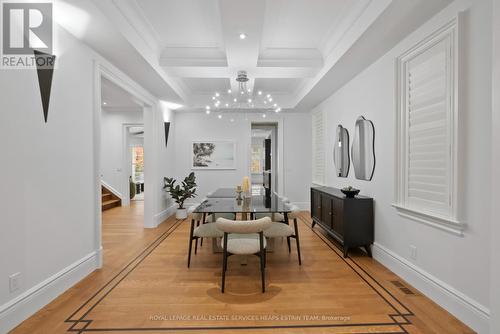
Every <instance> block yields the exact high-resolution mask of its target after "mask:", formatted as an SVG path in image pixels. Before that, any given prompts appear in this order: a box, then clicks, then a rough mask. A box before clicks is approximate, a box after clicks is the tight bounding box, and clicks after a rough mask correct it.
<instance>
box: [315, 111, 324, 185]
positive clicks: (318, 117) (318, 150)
mask: <svg viewBox="0 0 500 334" xmlns="http://www.w3.org/2000/svg"><path fill="white" fill-rule="evenodd" d="M312 134H313V147H312V152H313V177H312V181H313V183H316V184H320V185H322V184H324V183H325V126H324V113H323V111H322V110H319V111H315V112H313V114H312Z"/></svg>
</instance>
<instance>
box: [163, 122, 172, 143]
mask: <svg viewBox="0 0 500 334" xmlns="http://www.w3.org/2000/svg"><path fill="white" fill-rule="evenodd" d="M163 124H164V126H165V146H167V145H168V133H169V131H170V122H164V123H163Z"/></svg>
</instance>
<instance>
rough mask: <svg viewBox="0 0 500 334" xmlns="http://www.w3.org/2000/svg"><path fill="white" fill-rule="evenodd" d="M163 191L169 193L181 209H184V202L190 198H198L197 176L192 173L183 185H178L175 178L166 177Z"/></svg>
mask: <svg viewBox="0 0 500 334" xmlns="http://www.w3.org/2000/svg"><path fill="white" fill-rule="evenodd" d="M163 182H164V186H163V189H164V190H165V191H167V192H168V193H169V194H170V196H171V197H172V199H173V200H174V201H175V202H176V203H177V204H178V205H179V209H184V202H185V201H186V200H188V199H190V198H194V197H196V176H195V175H194V173H193V172H191V173H190V174H189V175H188V176H187V177H186V178H184V181H182V186H181V185H176V184H175V183H176V182H177V181H176V180H175V179H174V178H170V177H164V178H163Z"/></svg>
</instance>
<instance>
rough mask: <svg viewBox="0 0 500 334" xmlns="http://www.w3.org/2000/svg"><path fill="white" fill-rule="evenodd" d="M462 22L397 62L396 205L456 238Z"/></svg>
mask: <svg viewBox="0 0 500 334" xmlns="http://www.w3.org/2000/svg"><path fill="white" fill-rule="evenodd" d="M457 21H458V19H456V20H453V21H452V22H450V23H448V24H447V25H446V26H444V27H443V28H441V29H440V30H438V31H437V32H435V33H434V34H433V35H432V36H430V37H428V38H427V39H425V40H424V41H422V42H421V43H419V44H417V45H416V46H415V47H413V48H412V49H411V50H409V51H408V52H406V53H405V54H404V55H402V56H401V57H399V58H398V59H397V67H398V80H397V91H398V111H397V115H396V122H397V123H396V142H397V150H396V154H397V157H396V203H395V205H394V206H395V207H396V208H397V209H398V210H399V213H400V214H401V215H403V216H406V217H408V218H412V219H414V220H417V221H419V222H423V223H426V224H430V225H433V226H437V227H439V228H442V229H446V230H448V231H454V232H456V231H460V230H461V225H460V224H459V223H458V221H457V212H456V210H457V204H456V202H457V191H456V188H457V179H456V176H457V107H458V105H457V98H458V95H457V87H458V85H457V73H458V66H457V62H458V57H457V49H458V43H457V41H458V38H457V32H458V29H457ZM459 233H460V232H459Z"/></svg>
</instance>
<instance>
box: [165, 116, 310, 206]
mask: <svg viewBox="0 0 500 334" xmlns="http://www.w3.org/2000/svg"><path fill="white" fill-rule="evenodd" d="M259 115H260V114H259ZM231 118H233V119H234V122H231V121H230V120H231ZM280 119H282V120H283V137H284V140H283V145H284V152H283V159H284V161H283V173H284V175H283V177H284V194H285V195H286V196H287V197H289V198H290V200H291V201H292V202H295V203H298V204H300V205H302V206H303V207H305V208H307V207H308V205H309V187H310V185H311V166H310V160H311V125H310V124H311V120H310V117H309V115H308V114H298V113H289V114H285V113H282V114H279V115H275V114H274V115H269V116H268V117H267V118H266V119H263V118H262V117H259V116H251V115H249V116H248V119H247V120H245V116H244V115H243V114H232V115H224V117H223V118H222V119H218V118H217V117H216V116H215V115H214V114H211V115H206V114H204V113H203V114H202V113H187V112H184V113H183V112H178V113H176V115H175V148H176V150H175V156H176V170H175V175H176V177H177V179H182V178H184V177H185V176H186V175H187V174H189V173H190V172H191V159H192V152H191V150H192V149H191V145H192V142H193V141H197V140H231V141H235V142H236V150H237V153H236V155H237V159H236V169H235V170H203V171H200V170H195V173H196V177H197V183H198V195H199V196H198V199H199V198H203V197H204V196H205V195H206V194H207V193H208V192H210V191H213V190H215V189H217V188H220V187H231V188H232V187H236V185H238V184H241V182H242V179H243V177H244V176H249V172H250V144H251V131H250V130H251V122H252V120H254V121H258V122H262V121H266V122H273V121H276V120H280ZM278 140H279V139H278ZM195 200H196V199H195Z"/></svg>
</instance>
